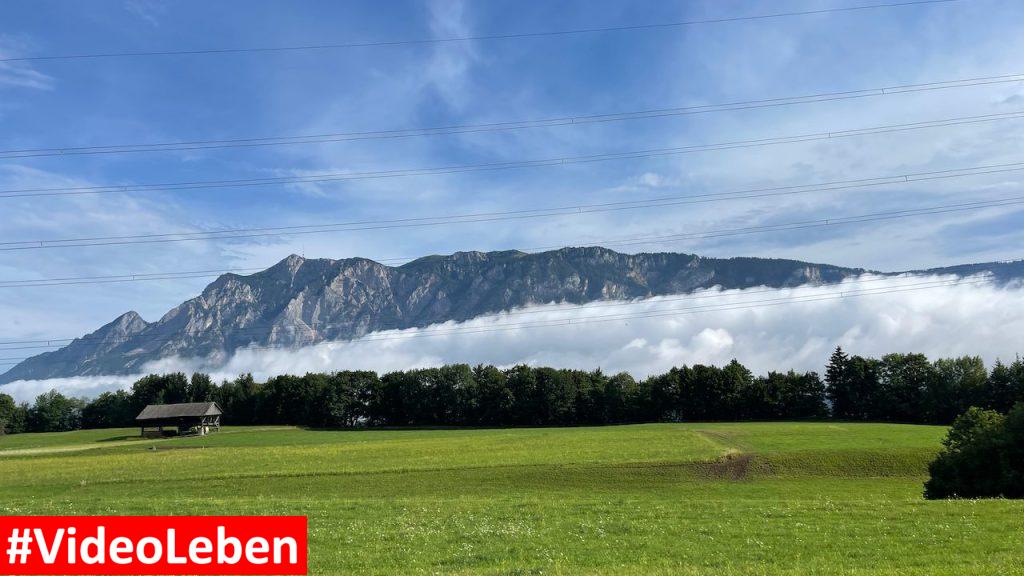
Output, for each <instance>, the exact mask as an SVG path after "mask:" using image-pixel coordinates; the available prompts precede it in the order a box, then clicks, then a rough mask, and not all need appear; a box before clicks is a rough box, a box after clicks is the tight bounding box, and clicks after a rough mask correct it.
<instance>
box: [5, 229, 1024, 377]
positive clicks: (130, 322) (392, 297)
mask: <svg viewBox="0 0 1024 576" xmlns="http://www.w3.org/2000/svg"><path fill="white" fill-rule="evenodd" d="M986 266H987V268H986ZM995 266H1001V267H1002V268H999V270H1000V271H1001V272H997V275H998V274H1000V273H1001V274H1002V275H1003V276H1005V277H1007V278H1008V277H1020V276H1021V275H1024V267H1022V266H1021V263H1010V264H993V265H971V266H970V267H968V268H965V269H964V272H971V273H978V272H982V271H985V270H994V268H993V267H995ZM863 272H864V270H860V269H852V268H841V267H837V266H829V265H823V264H810V263H807V262H799V261H795V260H774V259H760V258H731V259H715V258H701V257H699V256H694V255H690V254H676V253H658V254H635V255H630V254H620V253H617V252H613V251H611V250H607V249H604V248H565V249H562V250H555V251H551V252H543V253H539V254H527V253H523V252H516V251H507V252H489V253H482V252H459V253H456V254H452V255H450V256H429V257H426V258H420V259H419V260H415V261H413V262H409V263H407V264H404V265H402V266H397V267H390V266H385V265H383V264H380V263H377V262H374V261H372V260H366V259H362V258H351V259H346V260H328V259H315V260H306V259H303V258H301V257H299V256H294V255H293V256H289V257H288V258H285V259H284V260H282V261H281V262H279V263H277V264H276V265H274V266H272V267H270V268H268V269H267V270H264V271H263V272H259V273H256V274H252V275H250V276H238V275H235V274H225V275H224V276H221V277H220V278H218V279H217V280H215V281H214V282H213V283H211V284H210V285H209V286H207V287H206V289H205V290H203V292H202V294H200V295H199V296H198V297H196V298H193V299H191V300H188V301H187V302H184V303H183V304H181V305H180V306H178V307H176V308H174V309H173V310H171V311H169V312H168V313H167V314H165V315H164V317H163V318H161V319H160V320H158V321H156V322H153V323H147V322H146V321H144V320H143V319H142V318H140V317H139V315H138V314H136V313H134V312H129V313H127V314H124V315H123V316H121V317H119V318H118V319H116V320H114V321H113V322H111V323H110V324H107V325H106V326H103V327H102V328H100V329H99V330H97V331H95V332H93V333H91V334H88V335H86V336H83V337H82V338H79V339H77V340H75V341H74V342H72V343H71V344H69V345H68V346H66V347H64V348H62V349H60V350H57V351H54V352H47V353H44V354H40V355H38V356H35V357H32V358H29V359H27V360H25V361H24V362H22V363H20V364H18V365H16V366H14V367H13V368H12V369H10V370H9V371H8V372H6V373H5V374H3V375H0V383H4V382H11V381H14V380H22V379H40V378H54V377H63V376H78V375H97V374H126V373H134V372H137V371H139V369H140V368H141V366H142V365H143V364H145V363H146V362H149V361H151V360H156V359H159V358H161V357H165V356H171V355H180V356H200V357H212V358H214V359H215V358H217V357H223V358H226V357H227V356H229V355H230V354H231V353H232V352H233V351H234V350H236V349H238V348H240V347H244V346H248V345H260V346H281V347H285V346H296V345H304V344H311V343H316V342H321V341H324V340H338V339H348V338H355V337H359V336H362V335H364V334H367V333H369V332H374V331H378V330H388V329H394V328H410V327H421V326H427V325H430V324H435V323H438V322H444V321H447V320H456V321H462V320H468V319H470V318H473V317H475V316H480V315H482V314H488V313H494V312H499V311H502V310H509V309H512V308H517V307H522V306H528V305H531V304H544V303H549V302H568V303H574V304H583V303H586V302H592V301H595V300H611V299H632V298H644V297H649V296H659V295H665V294H685V293H688V292H691V291H693V290H696V289H699V288H708V287H711V286H716V285H718V286H721V287H723V288H748V287H752V286H762V285H764V286H770V287H785V286H798V285H801V284H807V283H817V284H828V283H835V282H839V281H841V280H843V279H844V278H847V277H850V276H856V275H858V274H861V273H863ZM929 272H930V273H941V272H942V271H941V270H935V271H929Z"/></svg>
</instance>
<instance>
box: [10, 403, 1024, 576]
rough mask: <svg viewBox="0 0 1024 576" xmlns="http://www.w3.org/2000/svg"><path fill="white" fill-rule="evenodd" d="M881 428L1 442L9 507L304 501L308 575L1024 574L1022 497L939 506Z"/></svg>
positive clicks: (912, 444) (25, 510)
mask: <svg viewBox="0 0 1024 576" xmlns="http://www.w3.org/2000/svg"><path fill="white" fill-rule="evenodd" d="M944 433H945V431H944V429H942V428H938V427H928V426H901V425H879V424H828V423H820V424H819V423H813V424H788V423H772V424H757V423H755V424H654V425H640V426H617V427H605V428H562V429H517V430H419V431H351V432H349V431H339V432H325V431H307V430H298V429H293V428H233V429H232V428H227V429H225V430H224V431H222V432H221V433H219V434H214V435H211V436H209V437H206V438H183V439H174V440H155V441H148V440H139V439H131V436H132V435H133V434H137V431H136V429H125V430H103V431H83V432H75V433H67V434H26V435H20V436H11V437H5V438H2V439H0V495H2V500H0V513H5V514H192V513H195V514H302V515H307V516H309V519H310V560H311V573H313V574H348V573H357V574H408V573H423V574H435V573H443V574H580V573H592V574H692V575H704V574H707V575H711V574H715V575H720V574H765V575H769V574H793V575H795V574H865V575H866V574H892V575H896V574H900V575H906V574H912V575H951V574H971V575H977V574H1000V575H1002V574H1024V502H1019V501H1018V502H1013V501H1005V500H990V501H939V502H931V501H926V500H924V499H923V498H922V497H921V484H922V482H923V481H924V479H925V472H926V466H927V463H928V461H929V460H930V459H931V457H932V456H933V455H934V453H935V452H936V451H937V450H938V448H939V446H940V441H941V439H942V437H943V435H944Z"/></svg>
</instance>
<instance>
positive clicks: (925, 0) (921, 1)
mask: <svg viewBox="0 0 1024 576" xmlns="http://www.w3.org/2000/svg"><path fill="white" fill-rule="evenodd" d="M958 1H961V0H916V1H907V2H890V3H885V4H867V5H861V6H847V7H841V8H822V9H818V10H801V11H791V12H775V13H771V14H755V15H751V16H730V17H723V18H706V19H701V20H683V21H678V22H661V23H649V24H634V25H626V26H604V27H596V28H576V29H571V30H549V31H538V32H517V33H507V34H487V35H473V36H453V37H448V38H420V39H410V40H381V41H369V42H346V43H330V44H307V45H297V46H263V47H244V48H208V49H195V50H159V51H138V52H97V53H83V54H58V55H48V56H21V57H12V58H0V62H32V61H55V60H84V59H100V58H127V57H143V56H197V55H210V54H237V53H253V52H298V51H309V50H331V49H345V48H376V47H385V46H413V45H429V44H443V43H453V42H470V41H483V40H513V39H521V38H541V37H552V36H571V35H578V34H596V33H607V32H624V31H630V30H656V29H669V28H680V27H685V26H695V25H701V24H725V23H729V22H744V21H754V20H767V19H774V18H787V17H794V16H811V15H815V14H829V13H839V12H854V11H860V10H874V9H880V8H898V7H910V6H920V5H926V4H947V3H950V2H958Z"/></svg>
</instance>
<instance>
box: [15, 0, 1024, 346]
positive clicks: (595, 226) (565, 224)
mask: <svg viewBox="0 0 1024 576" xmlns="http://www.w3.org/2000/svg"><path fill="white" fill-rule="evenodd" d="M864 3H866V2H853V1H847V0H843V1H840V0H834V1H833V0H829V1H825V0H821V1H802V0H777V1H771V2H767V1H765V2H754V1H751V0H743V1H739V0H736V1H724V0H709V1H700V0H687V1H678V2H594V1H588V2H559V3H552V2H532V1H531V2H503V1H498V0H485V1H480V2H458V1H445V2H441V1H438V2H419V1H417V2H397V1H395V2H355V1H349V2H343V3H342V2H326V1H325V2H312V1H307V2H283V1H280V0H264V1H258V0H245V1H227V0H225V1H220V2H216V3H212V2H200V1H198V0H182V1H180V2H174V3H166V4H164V3H158V2H148V1H144V0H124V1H122V0H99V1H96V2H76V1H72V0H33V1H32V2H27V1H26V2H21V1H10V2H5V3H3V4H2V5H0V54H2V55H3V56H4V57H19V56H34V55H47V54H68V53H83V52H104V51H135V50H139V51H153V50H180V49H193V48H196V49H202V48H221V47H245V46H286V45H295V44H310V43H313V44H315V43H337V42H352V41H356V42H358V41H367V40H368V41H376V40H391V39H416V38H436V37H452V36H474V35H488V34H502V33H509V32H513V33H514V32H521V31H536V30H558V29H571V28H590V27H605V26H621V25H628V24H643V23H656V22H665V21H680V20H691V19H703V18H718V17H730V16H737V15H747V14H761V13H766V12H779V11H791V10H793V11H798V10H814V9H819V8H826V7H839V6H853V5H858V4H864ZM1022 32H1024V4H1021V3H1020V2H1017V1H1016V0H962V1H960V2H953V3H948V4H938V5H931V6H915V7H903V8H887V9H878V10H866V11H859V12H844V13H833V14H822V15H814V16H801V17H793V18H785V19H773V20H758V21H750V22H737V23H729V24H714V25H703V26H692V27H685V28H674V29H662V30H647V31H630V32H613V33H603V34H585V35H578V36H571V37H550V38H532V39H516V40H490V41H473V42H455V43H443V44H430V45H416V46H393V47H375V48H352V49H337V50H320V51H309V52H285V53H251V54H224V55H205V56H162V57H149V58H115V59H97V60H71V61H36V62H10V63H0V148H2V149H6V150H9V149H21V148H35V147H54V146H56V147H61V146H69V147H70V146H90V145H105V144H119V143H138V142H163V141H179V140H192V139H217V138H239V137H243V138H244V137H260V136H272V135H302V134H317V133H326V132H350V131H363V130H382V129H401V128H415V127H426V126H443V125H451V124H466V123H471V124H476V123H487V122H501V121H508V120H523V119H534V118H545V117H560V116H571V115H586V114H601V113H615V112H626V111H633V110H642V109H651V108H665V107H676V106H690V105H700V104H709V103H720V102H730V101H746V100H754V99H762V98H773V97H784V96H794V95H802V94H813V93H821V92H832V91H841V90H855V89H863V88H874V87H881V86H891V85H903V84H910V83H917V82H934V81H944V80H955V79H961V78H971V77H980V76H991V75H998V74H1014V73H1024V64H1022V62H1024V58H1022V57H1021V56H1022V55H1024V33H1022ZM1019 110H1024V85H1022V84H1021V83H1012V84H998V85H991V86H980V87H970V88H961V89H953V90H941V91H933V92H924V93H917V94H904V95H892V96H885V97H878V98H868V99H860V100H851V101H840V102H824V103H816V104H808V105H801V106H790V107H780V108H773V109H758V110H746V111H736V112H725V113H716V114H705V115H695V116H681V117H671V118H659V119H646V120H635V121H627V122H613V123H605V124H599V125H589V126H570V127H559V128H544V129H540V128H537V129H529V130H518V131H508V132H488V133H477V134H463V135H449V136H436V137H424V138H408V139H399V140H376V141H357V142H347V143H331V144H311V145H290V146H276V147H265V148H242V149H228V150H211V151H189V152H163V153H139V154H121V155H97V156H77V157H55V158H37V159H0V189H3V190H11V189H20V188H35V187H53V186H56V187H62V186H90V185H105V184H112V183H114V184H132V183H151V182H167V181H172V182H173V181H186V180H213V179H235V178H262V177H274V176H294V175H304V174H311V173H318V172H344V171H367V170H388V169H404V168H418V167H431V166H444V165H457V164H472V163H483V162H502V161H517V160H526V159H535V158H549V157H561V156H580V155H587V154H602V153H609V152H622V151H629V150H639V149H647V148H661V147H671V146H685V145H690V144H704V143H715V142H724V141H730V140H746V139H753V138H766V137H773V136H788V135H794V134H801V133H808V132H821V131H828V130H844V129H852V128H864V127H871V126H879V125H887V124H897V123H906V122H917V121H926V120H935V119H942V118H949V117H958V116H975V115H981V114H995V113H1005V112H1014V111H1019ZM1022 134H1024V121H1022V120H1016V121H1002V122H993V123H988V124H977V125H968V126H959V127H949V128H942V129H929V130H922V131H917V132H904V133H896V134H887V135H872V136H864V137H858V138H850V139H843V140H834V141H827V142H811V143H802V144H786V145H779V146H771V147H763V148H751V149H740V150H729V151H718V152H704V153H697V154H688V155H682V156H668V157H662V158H649V159H635V160H623V161H612V162H602V163H591V164H582V165H575V166H562V167H552V168H530V169H519V170H505V171H492V172H481V173H471V174H448V175H435V176H423V177H408V178H394V179H381V180H364V181H348V182H340V183H330V184H317V185H310V184H304V185H280V186H272V187H258V188H224V189H213V190H195V191H181V192H145V193H138V194H107V195H79V196H70V197H53V198H24V199H3V198H0V242H10V241H20V240H49V239H59V238H73V237H86V236H109V235H131V234H152V233H166V232H179V231H185V232H187V231H200V230H209V229H220V228H230V227H259V226H291V225H302V224H315V223H322V222H337V221H348V220H362V219H370V220H376V219H391V218H404V217H417V216H429V215H442V214H451V213H458V212H486V211H502V210H515V209H522V208H524V207H526V208H535V207H536V208H543V207H550V206H559V205H566V204H582V203H596V202H615V201H622V200H634V199H644V198H654V197H660V196H668V195H680V194H691V193H693V194H700V193H708V192H721V191H731V190H737V189H744V188H753V187H759V186H774V185H789V184H808V183H813V182H816V181H824V180H836V179H852V178H861V177H871V176H885V175H890V174H899V173H904V172H923V171H928V170H943V169H954V168H967V167H971V166H976V165H983V164H996V163H1006V162H1016V161H1021V160H1022V159H1024V156H1022V154H1021V153H1022V152H1024V150H1022V148H1024V141H1022V137H1021V135H1022ZM1020 194H1022V189H1021V176H1020V174H1015V173H1009V174H1000V175H992V176H982V177H972V178H964V179H958V180H950V181H938V182H931V183H927V184H908V185H905V186H888V187H880V188H876V189H863V190H854V191H839V192H831V193H815V194H806V195H797V196H792V197H783V198H774V199H752V200H746V201H733V202H723V203H715V204H706V205H684V206H677V207H671V208H659V209H657V210H635V211H625V212H616V213H604V214H592V215H583V216H572V217H563V218H557V219H544V220H521V221H507V222H496V223H495V222H490V223H486V224H475V225H470V224H466V225H457V226H447V227H437V228H422V229H401V230H386V231H374V232H369V231H367V232H358V233H356V232H348V233H333V234H319V235H307V236H298V237H271V238H260V239H248V240H236V241H217V242H187V243H176V244H144V245H137V246H111V247H97V248H68V249H47V250H27V251H20V252H3V253H0V278H2V279H4V280H26V279H32V278H53V277H64V276H92V275H103V274H131V273H147V272H160V271H180V270H203V269H226V268H236V267H243V268H248V267H265V266H268V265H270V264H272V263H274V262H276V261H278V260H280V259H281V258H284V257H285V256H287V255H288V254H290V253H299V254H303V255H305V256H307V257H329V258H342V257H348V256H357V255H358V256H366V257H371V258H389V257H411V256H419V255H424V254H431V253H449V252H453V251H456V250H472V249H477V250H490V249H508V248H517V247H520V248H529V247H533V246H548V245H581V244H601V243H603V242H604V241H608V240H612V239H619V238H623V237H629V236H633V235H652V234H672V233H680V232H699V231H702V230H715V229H722V228H733V227H737V226H750V225H759V224H769V223H777V222H790V221H797V220H805V219H814V218H824V217H841V216H846V215H852V214H863V213H870V212H878V211H885V210H898V209H904V208H913V207H920V206H928V205H933V204H948V203H954V202H959V201H964V199H965V198H966V199H967V201H971V200H986V199H992V198H1002V197H1008V196H1014V195H1020ZM1022 221H1024V216H1022V213H1021V212H1020V211H1019V210H1017V209H1014V208H1012V207H1009V208H1006V207H1004V208H999V209H990V210H982V211H977V212H971V213H958V214H949V215H944V216H936V217H929V218H918V219H907V220H900V221H891V222H887V223H871V224H865V225H861V226H849V227H843V228H839V227H836V228H827V229H820V230H812V231H802V232H799V233H797V232H790V233H776V234H760V235H750V236H739V237H729V238H719V239H708V240H693V241H688V242H677V243H673V244H663V245H648V246H637V247H633V249H634V250H648V251H650V250H674V251H685V252H696V253H700V254H705V255H711V256H738V255H744V256H771V257H791V258H799V259H806V260H813V261H824V262H829V263H835V264H842V265H849V266H862V267H868V268H875V269H884V270H892V269H908V268H925V267H933V266H941V265H949V264H956V263H962V262H971V261H982V260H995V259H1015V258H1022V257H1024V250H1022V249H1021V248H1020V246H1021V240H1022V239H1024V238H1022V236H1024V234H1022V232H1021V230H1022V226H1021V223H1022ZM209 280H211V279H191V280H173V281H163V282H135V283H124V284H106V285H80V286H73V287H68V286H64V287H36V288H30V289H29V288H26V289H0V315H2V316H3V317H4V319H5V321H4V327H3V329H2V331H0V335H2V337H3V339H4V340H10V339H23V338H35V337H65V336H69V335H77V334H81V333H84V332H87V331H90V330H92V329H94V328H96V327H98V326H99V325H101V324H103V323H105V322H107V321H109V320H111V319H112V318H114V317H115V316H117V315H118V314H120V313H122V312H125V311H127V310H132V309H134V310H137V311H139V312H140V313H141V314H142V315H143V316H144V317H145V318H146V319H148V320H155V319H156V318H158V317H159V316H161V315H162V314H163V313H164V312H166V311H167V310H168V309H169V308H171V307H172V306H174V305H176V304H178V303H179V302H181V301H183V300H185V299H186V298H189V297H191V296H193V295H195V294H196V293H198V292H199V291H200V290H201V289H202V287H203V286H204V285H205V284H206V283H207V282H208V281H209Z"/></svg>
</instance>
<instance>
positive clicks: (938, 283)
mask: <svg viewBox="0 0 1024 576" xmlns="http://www.w3.org/2000/svg"><path fill="white" fill-rule="evenodd" d="M984 284H990V281H989V280H988V279H978V280H967V281H964V280H961V279H952V280H931V281H926V282H920V283H915V284H907V285H903V286H897V287H880V288H867V289H852V290H841V291H838V292H830V293H825V294H811V295H807V296H787V297H782V298H770V299H764V300H755V301H751V302H741V303H738V304H711V305H702V306H692V307H686V308H677V309H672V310H654V311H648V312H643V313H635V314H621V313H620V314H610V315H603V316H594V317H589V318H584V319H577V320H573V319H571V318H570V319H555V320H545V321H539V322H525V323H517V324H506V325H503V326H497V327H486V326H485V327H476V326H473V327H463V328H437V329H430V328H426V329H424V328H415V327H412V328H405V329H400V330H407V329H415V330H416V331H415V332H413V333H410V334H386V333H377V334H376V335H374V333H371V334H369V335H366V336H362V337H359V338H356V339H350V340H326V341H319V342H316V341H313V340H311V341H310V342H308V343H305V344H299V345H298V346H308V345H311V344H320V343H332V342H333V343H342V342H347V343H363V342H376V341H382V340H400V339H412V338H424V337H432V336H451V335H461V334H479V333H486V332H502V331H510V330H520V329H531V328H547V327H560V326H570V325H579V324H592V323H602V322H615V321H628V320H633V319H643V318H657V317H666V316H680V315H688V314H694V313H706V312H722V311H732V310H747V309H755V308H766V307H773V306H778V305H783V304H792V303H805V302H822V301H829V300H838V299H845V298H854V297H860V296H869V295H881V294H893V293H900V292H915V291H920V290H928V289H934V288H943V287H947V286H955V285H962V286H979V285H984ZM797 288H799V287H797ZM720 296H725V295H724V294H721V293H719V294H715V295H709V296H708V297H720ZM698 298H699V297H698ZM649 303H650V302H647V301H643V300H640V301H634V302H624V303H622V305H639V304H649ZM537 312H544V311H540V310H539V311H537ZM514 313H515V312H509V313H504V314H503V313H498V314H496V315H495V316H501V315H512V314H514ZM303 327H304V328H308V326H305V325H303ZM171 339H173V337H168V338H162V339H157V338H153V339H149V340H147V339H145V338H143V339H141V340H142V342H146V341H150V342H156V341H160V340H164V341H167V340H171ZM126 341H127V340H126ZM51 347H52V346H51ZM24 348H33V347H31V346H29V347H24ZM34 348H42V346H35V347H34ZM293 348H294V346H293ZM4 349H5V350H18V349H22V348H4ZM287 349H289V348H288V347H282V346H252V345H250V346H244V347H239V348H237V349H236V351H239V350H241V351H244V350H287ZM26 359H27V358H26ZM57 364H64V365H66V364H70V362H60V363H56V364H54V365H57Z"/></svg>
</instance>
